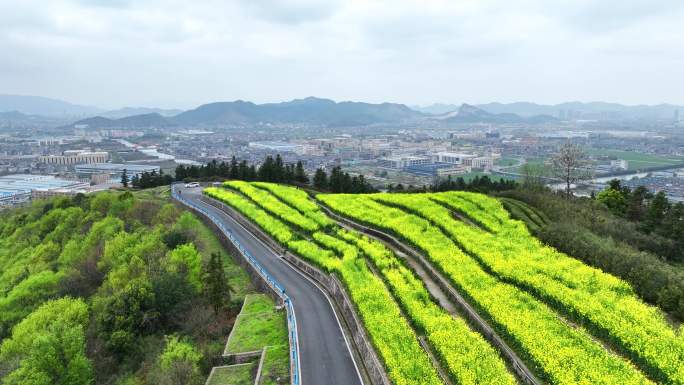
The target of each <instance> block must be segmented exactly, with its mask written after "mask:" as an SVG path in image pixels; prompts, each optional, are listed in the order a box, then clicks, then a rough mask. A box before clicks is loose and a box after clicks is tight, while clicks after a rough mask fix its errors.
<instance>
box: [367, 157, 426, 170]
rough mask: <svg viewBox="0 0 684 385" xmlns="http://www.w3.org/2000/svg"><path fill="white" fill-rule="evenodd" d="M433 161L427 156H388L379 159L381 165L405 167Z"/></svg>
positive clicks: (396, 167)
mask: <svg viewBox="0 0 684 385" xmlns="http://www.w3.org/2000/svg"><path fill="white" fill-rule="evenodd" d="M430 163H432V159H430V157H427V156H412V155H409V156H388V157H384V158H380V159H378V164H379V165H380V166H381V167H388V168H395V169H403V168H406V167H411V166H420V165H424V164H430Z"/></svg>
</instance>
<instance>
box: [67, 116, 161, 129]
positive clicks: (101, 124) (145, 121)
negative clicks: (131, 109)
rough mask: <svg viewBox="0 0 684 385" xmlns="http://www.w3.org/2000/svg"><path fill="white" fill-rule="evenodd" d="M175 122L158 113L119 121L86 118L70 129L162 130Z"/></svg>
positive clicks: (129, 117)
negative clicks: (81, 127)
mask: <svg viewBox="0 0 684 385" xmlns="http://www.w3.org/2000/svg"><path fill="white" fill-rule="evenodd" d="M173 125H174V124H173V122H172V121H170V120H168V119H166V118H165V117H163V116H161V115H160V114H158V113H150V114H144V115H133V116H126V117H123V118H118V119H110V118H105V117H102V116H96V117H92V118H86V119H82V120H79V121H76V122H74V123H73V124H71V125H69V127H78V126H85V127H87V128H92V129H103V128H104V129H107V128H131V129H134V128H162V127H170V126H173Z"/></svg>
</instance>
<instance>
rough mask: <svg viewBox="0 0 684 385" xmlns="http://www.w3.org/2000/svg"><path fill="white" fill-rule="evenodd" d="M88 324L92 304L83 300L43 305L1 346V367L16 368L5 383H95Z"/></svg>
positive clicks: (62, 299) (60, 384) (53, 302)
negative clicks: (87, 349)
mask: <svg viewBox="0 0 684 385" xmlns="http://www.w3.org/2000/svg"><path fill="white" fill-rule="evenodd" d="M87 324H88V307H87V305H86V304H85V303H84V302H83V301H82V300H80V299H72V298H69V297H65V298H61V299H58V300H54V301H48V302H46V303H44V304H43V305H41V306H40V307H39V308H38V309H36V310H35V311H34V312H33V313H31V314H29V315H28V316H27V317H26V318H24V319H23V320H22V321H21V322H20V323H19V324H17V326H16V327H15V328H14V330H13V333H12V336H11V338H9V339H7V340H5V341H4V342H3V343H2V345H1V346H0V366H10V367H12V370H11V372H10V373H9V374H8V375H7V376H6V377H5V379H4V381H3V384H5V385H71V384H91V383H92V382H93V369H92V365H91V363H90V361H89V360H88V358H87V357H86V354H85V327H86V326H87Z"/></svg>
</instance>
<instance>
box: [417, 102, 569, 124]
mask: <svg viewBox="0 0 684 385" xmlns="http://www.w3.org/2000/svg"><path fill="white" fill-rule="evenodd" d="M430 119H432V120H441V121H444V122H446V123H499V124H513V123H527V124H541V123H551V122H555V121H557V120H558V119H556V118H554V117H553V116H549V115H534V116H526V117H523V116H520V115H517V114H512V113H500V114H495V113H490V112H487V111H485V110H483V109H481V108H479V107H476V106H472V105H470V104H462V105H461V106H460V107H458V110H456V111H450V112H447V113H444V114H441V115H433V116H431V117H430Z"/></svg>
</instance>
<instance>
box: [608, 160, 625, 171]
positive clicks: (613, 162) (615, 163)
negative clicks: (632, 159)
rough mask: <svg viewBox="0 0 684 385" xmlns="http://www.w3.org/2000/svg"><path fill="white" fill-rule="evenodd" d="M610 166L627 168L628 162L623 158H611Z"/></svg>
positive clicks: (614, 168) (619, 168)
mask: <svg viewBox="0 0 684 385" xmlns="http://www.w3.org/2000/svg"><path fill="white" fill-rule="evenodd" d="M610 168H611V169H613V170H627V169H628V168H629V163H628V162H627V161H626V160H625V159H616V160H611V161H610Z"/></svg>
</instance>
